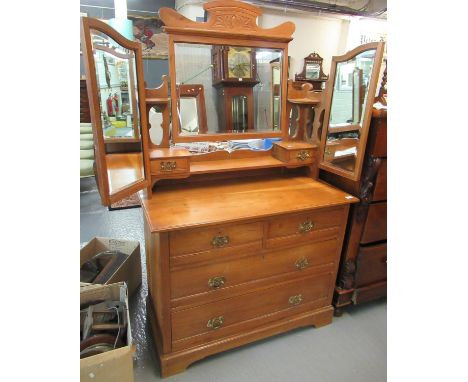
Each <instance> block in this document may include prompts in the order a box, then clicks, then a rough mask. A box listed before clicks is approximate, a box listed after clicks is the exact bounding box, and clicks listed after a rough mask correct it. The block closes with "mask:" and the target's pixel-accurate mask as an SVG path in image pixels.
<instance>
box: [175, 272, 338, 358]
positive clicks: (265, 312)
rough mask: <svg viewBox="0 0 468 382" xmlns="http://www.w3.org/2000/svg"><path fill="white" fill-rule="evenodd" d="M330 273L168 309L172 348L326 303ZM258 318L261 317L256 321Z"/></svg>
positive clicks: (195, 343)
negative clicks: (194, 305) (170, 321)
mask: <svg viewBox="0 0 468 382" xmlns="http://www.w3.org/2000/svg"><path fill="white" fill-rule="evenodd" d="M333 275H334V272H327V273H323V274H320V275H315V276H312V277H307V278H301V279H297V278H296V279H294V280H292V281H289V282H285V283H281V284H276V285H275V286H273V287H270V288H265V289H261V290H256V291H253V292H251V293H247V294H244V295H241V296H237V297H233V298H229V299H225V300H221V301H216V302H213V303H210V304H205V305H201V306H197V307H194V308H190V309H183V310H177V311H173V312H172V341H173V349H177V348H184V347H189V346H193V345H197V344H201V343H206V342H208V341H212V340H214V339H218V338H222V337H224V336H227V335H230V334H233V333H236V332H238V331H239V328H240V326H242V328H243V329H247V328H251V327H255V326H256V325H259V324H260V323H261V324H265V323H266V322H267V321H268V320H275V319H278V315H274V314H275V313H277V312H285V315H286V316H288V315H293V314H296V313H300V312H304V311H307V310H312V309H317V308H319V307H323V306H326V305H329V304H330V302H331V295H330V291H331V289H332V284H333V283H334V281H335V280H334V279H333V277H332V276H333ZM259 317H261V318H262V320H260V321H258V320H257V321H256V320H255V319H256V318H259Z"/></svg>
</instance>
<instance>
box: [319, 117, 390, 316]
mask: <svg viewBox="0 0 468 382" xmlns="http://www.w3.org/2000/svg"><path fill="white" fill-rule="evenodd" d="M320 177H321V178H322V179H324V180H326V181H327V182H329V183H330V184H333V185H335V186H337V187H340V188H341V189H344V190H346V191H348V192H349V193H351V194H353V195H356V196H358V197H359V198H360V202H359V203H357V204H355V205H353V207H352V208H351V210H350V218H349V228H348V232H347V234H346V238H345V244H344V246H343V254H342V256H341V265H340V268H339V272H338V277H337V285H336V288H335V297H334V301H333V303H334V305H335V307H336V310H335V314H336V315H340V314H341V313H342V311H343V308H344V307H346V306H348V305H351V304H360V303H363V302H366V301H370V300H373V299H377V298H380V297H383V296H386V295H387V112H386V110H373V113H372V120H371V125H370V129H369V136H368V143H367V149H366V156H365V160H364V166H363V171H362V176H361V179H359V180H358V181H356V182H351V181H349V180H346V179H343V178H341V177H339V176H336V175H334V174H331V173H327V172H321V173H320Z"/></svg>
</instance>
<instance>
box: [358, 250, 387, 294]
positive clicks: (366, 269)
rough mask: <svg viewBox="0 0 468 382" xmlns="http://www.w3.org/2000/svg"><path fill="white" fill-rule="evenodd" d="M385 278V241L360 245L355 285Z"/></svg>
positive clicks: (360, 285) (359, 285) (362, 284)
mask: <svg viewBox="0 0 468 382" xmlns="http://www.w3.org/2000/svg"><path fill="white" fill-rule="evenodd" d="M386 279H387V243H384V244H377V245H372V246H370V247H361V248H360V249H359V254H358V258H357V266H356V287H357V288H358V287H362V286H364V285H368V284H372V283H375V282H378V281H383V280H386Z"/></svg>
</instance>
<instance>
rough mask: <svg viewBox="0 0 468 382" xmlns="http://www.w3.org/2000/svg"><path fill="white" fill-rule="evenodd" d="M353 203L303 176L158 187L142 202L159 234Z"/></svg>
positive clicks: (153, 228)
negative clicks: (151, 195)
mask: <svg viewBox="0 0 468 382" xmlns="http://www.w3.org/2000/svg"><path fill="white" fill-rule="evenodd" d="M358 201H359V199H357V198H356V197H354V196H351V195H349V194H347V193H345V192H343V191H341V190H339V189H336V188H334V187H331V186H328V185H326V184H324V183H321V182H318V181H316V180H313V179H311V178H308V177H264V178H251V179H241V180H240V179H231V180H224V181H217V182H204V183H200V184H197V183H192V184H189V185H187V184H179V185H168V186H160V187H159V188H157V189H156V191H155V192H153V197H152V198H151V199H147V198H143V200H142V205H143V210H144V212H145V215H146V218H147V221H148V223H149V226H150V229H151V231H152V232H164V231H171V230H177V229H183V228H193V227H200V226H207V225H216V224H219V223H230V222H236V221H239V220H243V219H255V218H263V217H268V216H274V215H279V214H284V213H289V212H298V211H306V210H310V209H315V208H324V207H329V206H335V205H343V204H349V203H356V202H358Z"/></svg>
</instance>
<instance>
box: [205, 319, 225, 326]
mask: <svg viewBox="0 0 468 382" xmlns="http://www.w3.org/2000/svg"><path fill="white" fill-rule="evenodd" d="M223 324H224V316H219V317H213V318H211V319H209V320H208V322H207V323H206V327H207V328H210V329H219V328H220V327H221V326H222V325H223Z"/></svg>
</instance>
